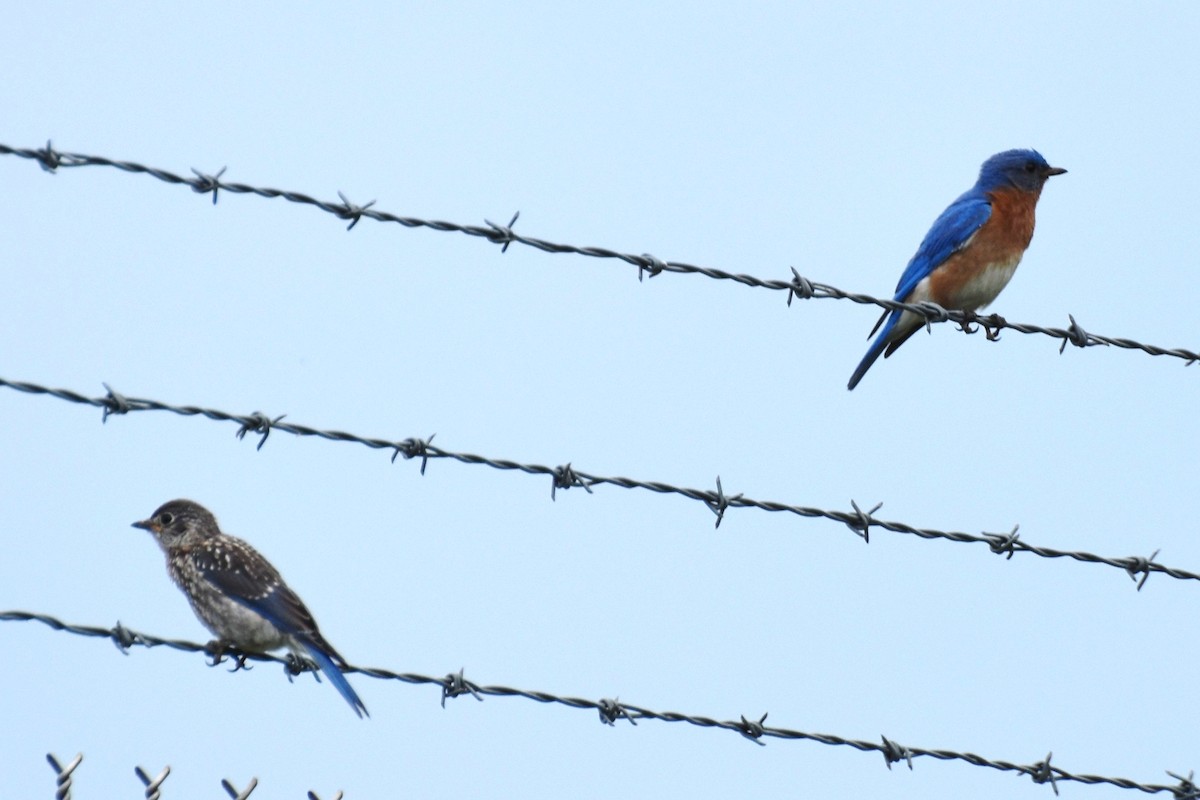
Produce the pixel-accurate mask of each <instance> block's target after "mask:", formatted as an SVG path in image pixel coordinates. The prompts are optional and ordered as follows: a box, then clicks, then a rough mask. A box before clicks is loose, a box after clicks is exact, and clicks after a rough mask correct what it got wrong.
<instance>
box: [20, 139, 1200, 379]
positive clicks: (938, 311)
mask: <svg viewBox="0 0 1200 800" xmlns="http://www.w3.org/2000/svg"><path fill="white" fill-rule="evenodd" d="M0 155H12V156H17V157H18V158H24V159H29V160H32V161H36V162H37V163H39V164H40V165H41V166H42V168H43V169H44V170H46V171H47V172H51V173H53V172H55V171H57V170H58V169H59V168H66V167H91V166H102V167H112V168H114V169H119V170H122V171H124V172H130V173H135V174H145V175H149V176H151V177H153V178H157V179H158V180H160V181H163V182H165V183H170V184H178V185H185V186H190V187H191V188H192V190H193V191H195V192H197V193H199V194H212V201H213V203H214V204H216V202H217V196H218V193H219V192H220V191H221V190H224V191H226V192H233V193H235V194H253V195H257V196H259V197H263V198H267V199H271V198H277V197H278V198H283V199H284V200H287V201H288V202H291V203H299V204H302V205H309V206H313V207H315V208H318V209H320V210H322V211H324V212H326V213H328V214H332V215H334V216H335V217H337V218H338V219H342V220H349V221H350V224H349V225H348V226H347V230H352V229H353V228H354V227H355V226H356V225H357V224H358V223H359V221H360V220H362V219H363V218H364V217H365V218H367V219H372V220H375V221H376V222H393V223H396V224H399V225H402V226H404V227H406V228H428V229H430V230H435V231H442V232H447V233H461V234H465V235H467V236H474V237H478V238H482V239H486V240H487V241H489V242H491V243H493V244H498V245H500V246H501V252H504V251H507V250H508V247H509V245H511V244H513V243H516V244H521V245H525V246H527V247H533V248H536V249H538V250H542V251H544V252H547V253H570V254H574V255H581V256H588V257H590V258H601V259H617V260H619V261H624V262H625V263H627V264H631V265H633V266H635V267H637V269H638V279H639V280H640V279H641V278H642V277H643V276H644V275H645V274H649V275H650V277H654V276H656V275H659V274H661V273H663V272H675V273H681V274H691V275H703V276H704V277H707V278H712V279H714V280H721V281H731V282H733V283H737V284H741V285H742V286H748V287H752V288H759V289H771V290H774V291H785V292H787V302H788V305H789V306H790V305H791V304H792V300H793V298H799V299H802V300H812V299H826V298H832V299H837V300H849V301H851V302H853V303H858V304H860V305H873V306H878V307H879V308H883V309H886V310H888V311H895V310H897V309H902V310H905V311H911V312H912V313H914V314H918V315H920V316H922V317H924V318H925V319H926V321H927V324H931V323H934V322H955V323H958V325H959V328H960V330H962V331H963V332H964V333H974V332H975V331H976V328H975V327H974V326H975V325H976V324H978V325H980V326H982V327H983V328H984V329H985V330H986V331H987V338H988V339H990V340H995V339H996V338H998V333H999V331H1001V330H1013V331H1017V332H1018V333H1023V334H1040V335H1043V336H1049V337H1051V338H1053V339H1059V340H1061V341H1062V344H1061V346H1060V347H1059V352H1060V353H1061V352H1062V351H1063V350H1064V349H1065V348H1066V346H1067V344H1068V343H1070V344H1072V345H1075V346H1076V347H1094V346H1098V345H1104V346H1111V347H1117V348H1121V349H1125V350H1138V351H1141V352H1143V353H1147V354H1148V355H1152V356H1171V357H1173V358H1178V359H1182V360H1183V361H1185V362H1186V363H1187V364H1188V365H1190V364H1191V363H1192V362H1194V361H1197V360H1200V352H1196V351H1194V350H1188V349H1186V348H1183V347H1160V346H1158V345H1153V344H1147V343H1144V342H1139V341H1137V340H1135V339H1129V338H1125V337H1118V336H1104V335H1101V334H1096V333H1090V332H1089V331H1086V330H1084V328H1083V327H1082V326H1081V325H1080V324H1079V323H1077V322H1076V321H1075V317H1074V315H1070V314H1069V315H1068V319H1069V321H1070V325H1069V326H1068V327H1066V328H1056V327H1048V326H1043V325H1033V324H1028V323H1020V322H1009V321H1008V320H1006V319H1004V318H1003V317H1001V316H1000V315H998V314H988V315H979V314H976V313H974V312H969V311H951V310H947V309H945V308H942V307H941V306H939V305H937V304H936V303H917V304H910V303H898V302H896V301H895V300H892V299H889V298H880V297H874V296H872V295H868V294H862V293H858V292H847V291H844V290H842V289H839V288H837V287H836V286H831V285H829V284H825V283H818V282H816V281H811V280H809V279H808V278H805V277H803V276H801V275H800V274H799V273H798V272H797V271H796V270H795V268H792V278H791V279H788V280H779V279H766V278H759V277H756V276H754V275H747V274H744V273H736V272H728V271H726V270H722V269H717V268H713V267H702V266H696V265H695V264H688V263H685V262H682V261H664V260H662V259H660V258H657V257H656V256H653V255H651V254H649V253H642V254H641V255H638V254H635V253H622V252H620V251H617V250H611V249H609V248H606V247H581V246H579V245H573V244H562V243H558V242H551V241H547V240H545V239H538V238H535V237H532V236H524V235H521V234H519V233H517V232H516V231H514V230H513V225H515V224H516V222H517V219H518V218H519V217H520V212H518V213H517V214H514V215H513V217H512V219H511V220H510V221H509V223H508V224H507V225H500V224H497V223H494V222H491V221H489V220H484V223H485V224H484V225H464V224H461V223H457V222H447V221H445V220H431V219H421V218H419V217H404V216H399V215H396V214H391V213H389V212H386V211H379V210H376V209H374V208H372V206H374V204H375V201H374V200H372V201H371V202H369V203H366V204H365V205H361V206H360V205H357V204H355V203H352V202H350V200H348V199H347V198H346V196H345V195H344V194H342V193H341V192H338V195H339V197H341V202H340V203H333V202H329V201H325V200H319V199H317V198H315V197H312V196H310V195H307V194H304V193H303V192H295V191H288V190H284V189H272V188H269V187H260V186H251V185H249V184H245V183H234V182H227V181H222V180H221V176H222V175H223V174H224V173H225V168H224V167H222V168H221V169H220V170H219V171H218V172H216V173H215V174H208V173H203V172H200V171H198V170H196V169H193V170H192V172H193V175H194V176H193V177H187V176H183V175H176V174H175V173H173V172H170V171H168V170H165V169H159V168H157V167H150V166H146V165H144V164H139V163H137V162H135V161H119V160H116V159H111V158H106V157H104V156H96V155H87V154H84V153H67V152H59V151H56V150H55V149H54V148H53V146H52V144H51V143H50V142H46V147H44V148H37V149H33V148H21V147H11V146H9V145H6V144H0Z"/></svg>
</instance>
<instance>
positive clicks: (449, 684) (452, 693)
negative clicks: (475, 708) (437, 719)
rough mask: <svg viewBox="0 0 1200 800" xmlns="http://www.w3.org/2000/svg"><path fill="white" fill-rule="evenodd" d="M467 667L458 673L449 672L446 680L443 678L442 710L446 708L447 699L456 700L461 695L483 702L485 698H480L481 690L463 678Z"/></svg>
mask: <svg viewBox="0 0 1200 800" xmlns="http://www.w3.org/2000/svg"><path fill="white" fill-rule="evenodd" d="M465 670H466V667H463V668H461V669H459V671H458V672H449V673H447V674H446V677H445V678H442V680H441V681H440V683H441V684H442V708H445V707H446V698H447V697H449V698H450V699H452V700H453V699H454V698H455V697H458V696H459V695H461V694H468V693H470V695H471V696H472V697H474V698H475V699H476V700H478V701H479V702H481V703H482V702H483V698H482V697H480V696H479V689H478V687H476V686H475V684H473V683H471V682H470V681H468V680H467V679H466V678H464V677H463V672H464V671H465Z"/></svg>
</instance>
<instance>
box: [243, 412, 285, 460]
mask: <svg viewBox="0 0 1200 800" xmlns="http://www.w3.org/2000/svg"><path fill="white" fill-rule="evenodd" d="M286 416H287V414H280V415H279V416H278V417H275V418H274V419H271V418H270V417H268V416H267V415H266V414H264V413H263V412H261V411H255V412H254V413H253V414H251V415H250V416H248V417H243V421H242V427H241V428H239V429H238V432H237V438H238V440H239V441H240V440H242V439H244V438H246V434H248V433H261V434H262V438H261V439H259V440H258V446H257V447H255V448H254V449H255V450H262V449H263V445H264V444H266V443H267V437H268V436H270V435H271V428H272V427H274V426H275V425H278V424H279V423H280V422H281V421H282V420H283V418H284V417H286Z"/></svg>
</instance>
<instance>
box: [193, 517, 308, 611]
mask: <svg viewBox="0 0 1200 800" xmlns="http://www.w3.org/2000/svg"><path fill="white" fill-rule="evenodd" d="M188 555H189V556H190V558H191V559H192V564H193V565H194V566H195V567H196V570H197V571H198V572H199V573H200V574H201V575H202V576H203V577H204V579H205V580H207V581H208V582H209V583H211V584H212V585H213V586H214V587H216V589H217V590H218V591H219V592H220V593H221V594H223V595H225V596H226V597H229V598H230V599H233V600H236V601H238V602H239V603H241V604H242V605H244V606H246V607H247V608H249V609H250V610H251V611H254V612H255V613H258V614H261V615H262V616H264V617H266V618H267V619H268V620H270V622H271V623H272V624H273V625H274V626H275V627H277V628H279V629H280V630H282V631H286V632H288V633H301V632H304V631H315V630H316V629H317V623H316V621H315V620H314V619H313V616H312V614H311V613H310V612H309V610H308V608H307V607H305V605H304V603H303V601H301V600H300V598H299V597H298V596H297V595H296V593H295V592H293V591H292V590H291V589H289V588H288V585H287V584H286V583H284V582H283V577H282V576H280V574H279V571H278V570H276V569H275V567H273V566H271V563H270V562H269V561H267V560H266V559H265V558H263V557H262V555H261V554H260V553H259V552H258V551H257V550H255V549H254V548H253V547H250V545H248V544H246V543H245V542H243V541H242V540H241V539H235V538H234V537H232V536H225V537H222V538H221V539H218V540H209V541H208V542H206V543H205V546H203V547H194V548H192V549H191V551H190V552H189V553H188Z"/></svg>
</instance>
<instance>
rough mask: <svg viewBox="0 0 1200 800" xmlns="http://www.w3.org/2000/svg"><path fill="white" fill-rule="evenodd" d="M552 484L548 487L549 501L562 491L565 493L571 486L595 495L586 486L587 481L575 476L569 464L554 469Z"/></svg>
mask: <svg viewBox="0 0 1200 800" xmlns="http://www.w3.org/2000/svg"><path fill="white" fill-rule="evenodd" d="M551 477H552V478H553V483H551V485H550V499H551V500H554V499H556V498H555V493H556V492H557V491H558V490H559V489H562V490H563V491H566V490H567V489H570V488H571V487H572V486H582V487H583V490H584V491H585V492H587V493H588V494H595V492H593V491H592V487H591V486H588V484H587V481H585V480H584V479H583V478H581V477H579V476H578V475H577V474H575V470H573V469H571V465H570V463H567V464H564V465H563V466H561V467H555V468H554V474H553V475H552V476H551Z"/></svg>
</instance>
